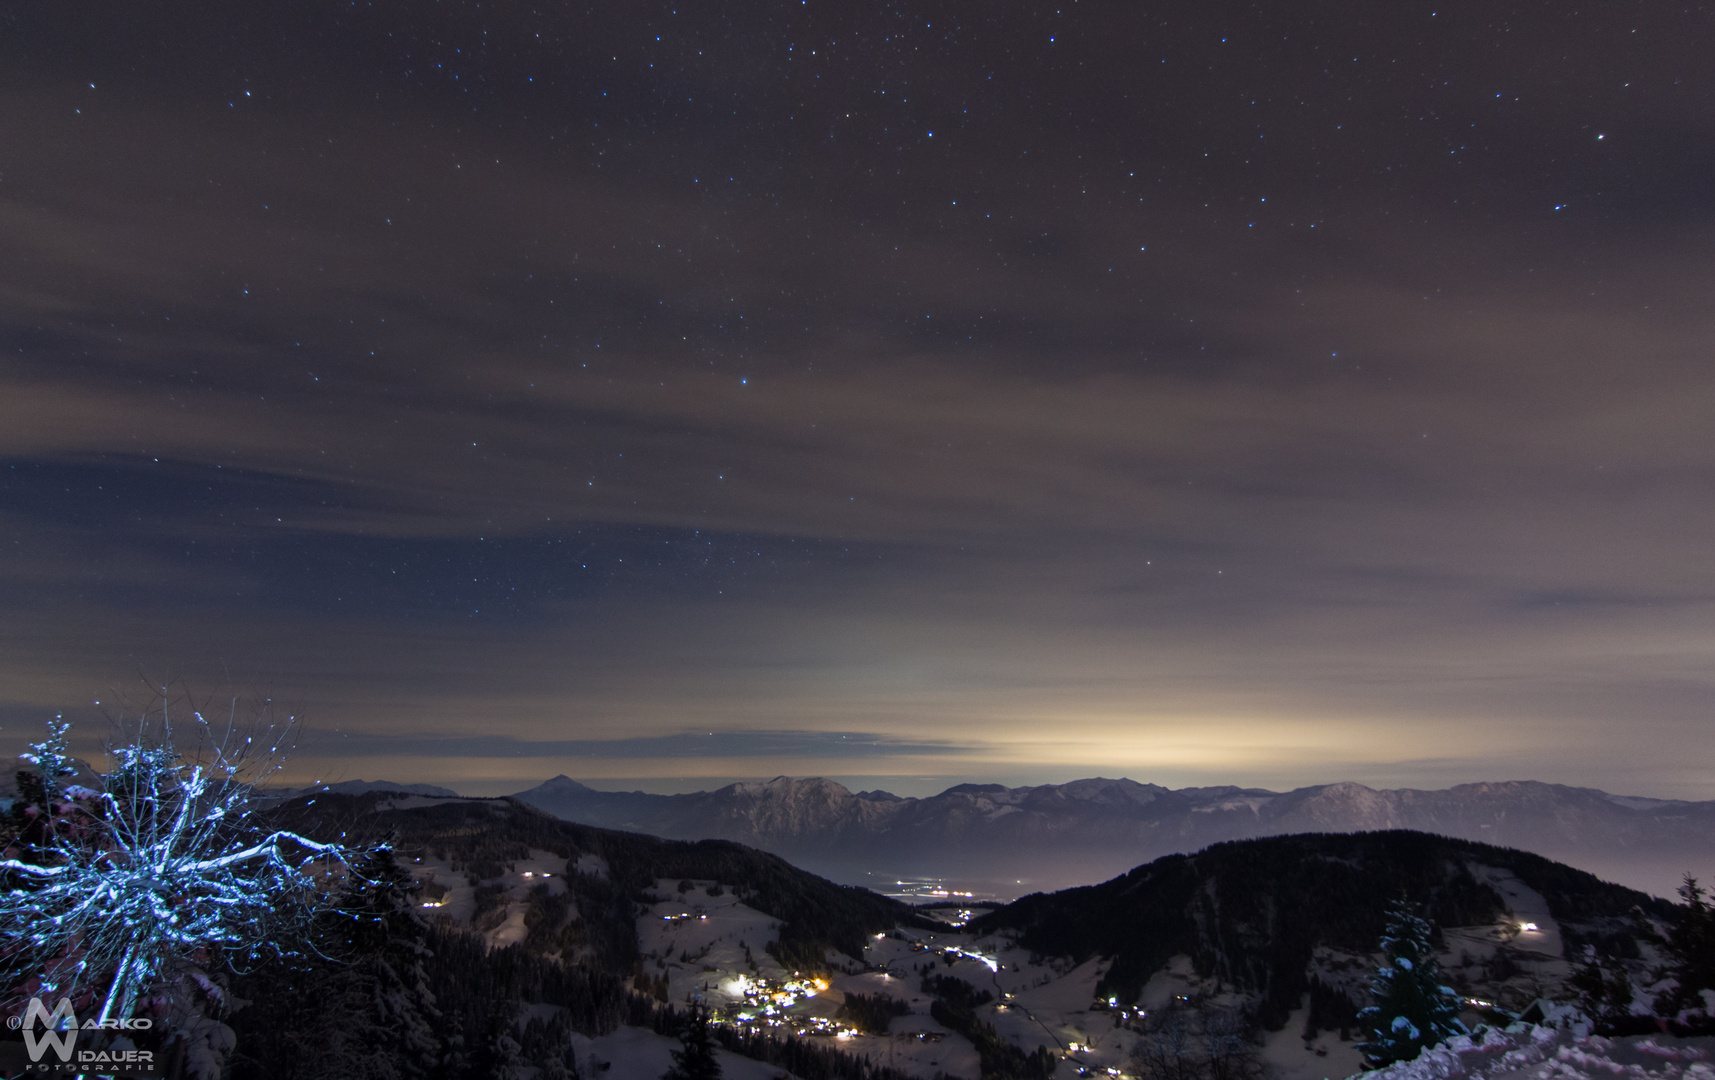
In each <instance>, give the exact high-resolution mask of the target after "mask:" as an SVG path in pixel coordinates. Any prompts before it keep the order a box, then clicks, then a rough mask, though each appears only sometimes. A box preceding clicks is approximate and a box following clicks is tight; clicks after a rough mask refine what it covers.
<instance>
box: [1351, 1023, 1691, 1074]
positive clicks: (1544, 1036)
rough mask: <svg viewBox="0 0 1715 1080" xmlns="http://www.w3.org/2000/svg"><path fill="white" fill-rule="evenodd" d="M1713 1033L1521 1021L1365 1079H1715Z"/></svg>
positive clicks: (1434, 1049)
mask: <svg viewBox="0 0 1715 1080" xmlns="http://www.w3.org/2000/svg"><path fill="white" fill-rule="evenodd" d="M1712 1058H1715V1038H1698V1039H1675V1038H1672V1037H1669V1036H1666V1035H1650V1036H1628V1037H1626V1038H1619V1039H1604V1038H1602V1037H1600V1036H1595V1035H1585V1036H1580V1035H1578V1034H1576V1033H1575V1032H1574V1031H1572V1030H1570V1029H1567V1028H1547V1027H1525V1026H1523V1025H1515V1027H1513V1028H1509V1029H1508V1030H1506V1031H1488V1032H1485V1033H1484V1034H1482V1035H1478V1036H1464V1035H1461V1036H1459V1037H1458V1038H1455V1039H1449V1040H1448V1041H1447V1042H1445V1043H1442V1044H1441V1045H1440V1046H1436V1047H1432V1048H1430V1049H1429V1050H1426V1051H1424V1052H1423V1053H1422V1054H1420V1055H1419V1056H1418V1057H1417V1059H1416V1060H1415V1061H1407V1062H1402V1063H1401V1064H1398V1065H1391V1066H1389V1067H1388V1068H1386V1069H1381V1070H1378V1071H1376V1072H1374V1073H1371V1074H1369V1076H1368V1077H1366V1080H1479V1078H1480V1080H1715V1068H1712V1067H1711V1064H1710V1062H1711V1060H1712Z"/></svg>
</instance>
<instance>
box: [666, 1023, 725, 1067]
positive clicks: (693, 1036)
mask: <svg viewBox="0 0 1715 1080" xmlns="http://www.w3.org/2000/svg"><path fill="white" fill-rule="evenodd" d="M679 1046H680V1048H679V1049H678V1050H675V1051H673V1067H672V1068H671V1069H668V1070H667V1071H666V1072H664V1073H662V1074H661V1080H720V1075H721V1063H720V1061H719V1060H718V1059H716V1057H715V1040H714V1036H713V1035H712V1034H711V1033H710V1032H709V1014H708V1010H706V1009H704V1008H702V1007H701V1006H693V1007H692V1008H691V1013H690V1015H689V1016H687V1017H685V1026H684V1027H683V1028H682V1029H680V1031H679Z"/></svg>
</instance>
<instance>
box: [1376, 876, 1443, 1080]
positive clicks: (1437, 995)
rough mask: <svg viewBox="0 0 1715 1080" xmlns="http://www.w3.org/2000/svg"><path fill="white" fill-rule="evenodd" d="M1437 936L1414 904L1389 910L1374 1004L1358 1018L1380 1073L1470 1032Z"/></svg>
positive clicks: (1398, 903) (1397, 903) (1399, 904)
mask: <svg viewBox="0 0 1715 1080" xmlns="http://www.w3.org/2000/svg"><path fill="white" fill-rule="evenodd" d="M1433 935H1434V930H1433V928H1432V927H1431V926H1430V924H1429V922H1428V920H1426V919H1424V918H1423V917H1422V916H1421V915H1419V914H1418V912H1417V908H1416V907H1415V906H1414V905H1412V904H1408V903H1405V902H1404V901H1395V902H1394V903H1392V904H1389V905H1388V919H1387V929H1386V930H1384V931H1383V932H1382V939H1381V951H1382V954H1383V957H1384V958H1383V960H1382V965H1381V967H1380V968H1379V969H1377V971H1376V974H1375V977H1374V978H1373V979H1371V980H1370V1000H1371V1002H1372V1004H1371V1005H1370V1006H1369V1008H1367V1009H1364V1010H1363V1011H1362V1012H1360V1013H1358V1023H1359V1024H1360V1026H1362V1027H1363V1028H1364V1030H1366V1031H1367V1032H1368V1033H1369V1038H1368V1039H1367V1040H1366V1041H1365V1042H1364V1043H1363V1045H1362V1046H1361V1047H1360V1049H1362V1050H1363V1052H1364V1058H1365V1060H1366V1061H1367V1062H1368V1063H1369V1064H1370V1065H1372V1066H1374V1067H1376V1068H1380V1067H1381V1066H1384V1065H1390V1064H1392V1063H1393V1062H1396V1061H1410V1060H1411V1059H1413V1058H1415V1057H1416V1056H1417V1055H1418V1054H1419V1053H1420V1052H1421V1051H1422V1050H1423V1049H1424V1048H1425V1047H1429V1046H1434V1045H1435V1044H1436V1043H1439V1042H1441V1041H1442V1040H1443V1039H1447V1038H1451V1037H1452V1036H1454V1035H1462V1034H1465V1033H1466V1028H1465V1025H1464V1024H1463V1023H1462V1022H1461V1021H1460V1020H1459V1009H1460V1005H1461V1002H1460V998H1459V994H1458V992H1457V991H1455V990H1454V989H1453V988H1452V987H1450V986H1446V985H1444V984H1443V983H1442V981H1441V965H1440V964H1438V963H1437V962H1436V960H1435V949H1434V947H1433V946H1432V945H1431V944H1430V939H1431V937H1433Z"/></svg>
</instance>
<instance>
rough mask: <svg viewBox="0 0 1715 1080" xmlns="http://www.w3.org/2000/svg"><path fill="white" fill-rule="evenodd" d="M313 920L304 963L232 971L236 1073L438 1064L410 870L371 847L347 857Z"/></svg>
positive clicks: (434, 1014)
mask: <svg viewBox="0 0 1715 1080" xmlns="http://www.w3.org/2000/svg"><path fill="white" fill-rule="evenodd" d="M354 869H355V871H356V873H355V875H354V876H353V879H352V883H351V885H350V886H349V887H348V889H347V891H346V892H345V894H344V895H343V896H342V897H341V898H340V901H339V905H338V907H337V908H336V909H334V910H331V911H328V912H325V913H324V914H323V915H322V917H321V919H320V920H319V925H318V932H317V933H316V935H315V938H314V949H313V951H312V953H311V955H310V956H309V957H307V959H308V960H309V963H307V964H304V965H300V966H299V967H298V969H297V970H295V971H291V972H284V971H281V970H279V968H278V967H274V968H272V969H265V970H262V971H258V972H254V973H252V974H250V975H249V976H248V977H245V978H241V979H240V980H239V982H238V984H237V989H238V991H239V992H240V993H241V994H243V995H245V996H247V997H249V998H250V999H251V1004H250V1005H249V1006H248V1007H247V1009H246V1010H244V1011H242V1012H240V1013H239V1014H238V1015H237V1016H235V1017H234V1019H233V1024H234V1026H236V1027H237V1028H238V1029H239V1031H240V1032H241V1034H242V1035H243V1037H244V1039H245V1040H246V1042H247V1043H248V1044H249V1045H247V1046H245V1047H243V1049H242V1050H241V1056H240V1060H239V1061H238V1063H237V1065H236V1067H235V1068H234V1070H233V1075H234V1078H235V1080H260V1078H262V1077H266V1078H268V1080H319V1078H321V1077H328V1076H338V1077H341V1078H344V1080H426V1078H428V1077H431V1076H435V1075H436V1074H437V1073H438V1071H439V1066H440V1065H441V1053H442V1047H441V1041H440V1039H439V1038H438V1037H437V1035H436V1033H435V1029H434V1024H435V1021H436V1020H437V1019H438V1018H439V1015H440V1013H439V1010H438V1009H437V1008H436V1006H435V997H434V994H433V993H432V992H431V991H430V990H429V987H428V976H427V974H426V973H425V971H424V969H423V960H424V958H425V957H426V956H427V955H428V946H427V944H426V943H425V941H424V939H425V937H426V935H427V926H426V925H425V924H424V923H423V920H422V918H421V916H420V915H418V913H417V910H416V908H415V907H414V905H413V896H412V893H411V880H410V876H409V875H408V874H407V873H406V872H405V870H404V869H403V868H402V867H401V866H399V864H398V862H397V860H396V859H395V858H394V855H393V852H392V851H391V850H390V849H388V848H386V847H380V848H377V849H374V850H372V851H370V852H369V853H367V854H366V855H365V856H363V857H362V858H361V859H360V860H358V861H357V862H356V864H355V865H354Z"/></svg>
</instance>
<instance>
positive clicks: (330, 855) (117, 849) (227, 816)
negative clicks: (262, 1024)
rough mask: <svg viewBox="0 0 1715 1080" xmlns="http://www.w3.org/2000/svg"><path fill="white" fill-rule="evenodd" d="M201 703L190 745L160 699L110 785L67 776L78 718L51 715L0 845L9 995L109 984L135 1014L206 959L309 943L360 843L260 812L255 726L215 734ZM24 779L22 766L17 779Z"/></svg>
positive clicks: (1, 954) (110, 1012)
mask: <svg viewBox="0 0 1715 1080" xmlns="http://www.w3.org/2000/svg"><path fill="white" fill-rule="evenodd" d="M192 717H193V724H192V728H193V732H194V734H196V735H197V736H198V739H199V741H200V744H201V745H200V747H199V748H198V750H197V752H196V754H195V756H194V757H193V756H192V755H190V754H187V753H186V752H184V751H182V750H181V749H179V747H178V745H177V744H176V743H175V740H174V736H175V732H174V731H173V729H172V723H171V720H170V718H169V717H168V716H167V715H166V713H165V710H163V711H162V712H161V715H160V717H159V719H158V720H157V721H155V722H154V724H153V725H151V724H148V723H141V724H139V726H138V731H137V735H136V738H135V740H134V741H133V742H131V743H129V744H128V745H124V746H119V747H116V748H110V750H109V755H110V757H111V759H112V761H113V763H114V768H113V770H112V771H111V772H108V773H105V774H102V775H101V777H100V781H101V789H100V790H99V791H97V790H91V789H89V788H83V787H75V786H68V787H63V788H62V787H61V784H60V780H61V779H62V778H63V777H65V776H69V775H73V774H74V772H75V769H74V768H73V767H72V762H73V758H72V756H71V754H70V752H69V750H68V749H67V744H66V734H67V731H68V729H69V725H67V724H64V723H58V722H54V723H50V724H49V725H48V737H47V739H45V740H44V741H43V742H41V743H38V744H36V745H35V746H34V747H33V748H32V753H31V754H29V755H27V758H26V759H27V760H29V761H31V762H32V763H34V764H35V765H36V766H37V768H38V770H39V776H37V777H36V778H35V779H34V781H33V785H32V790H27V791H25V792H24V798H21V799H20V800H19V804H20V805H19V806H17V807H14V831H15V832H16V833H17V836H16V838H15V839H14V840H13V841H12V842H11V844H10V845H9V846H8V847H7V848H6V850H5V852H4V855H5V858H4V859H3V860H0V888H3V890H4V891H3V892H0V964H3V968H4V970H5V972H6V974H7V975H8V976H9V979H8V982H9V983H10V985H6V986H5V987H3V988H0V989H3V990H4V991H5V992H6V995H7V996H18V997H23V996H28V995H32V994H35V995H40V996H43V997H49V996H54V997H59V996H64V997H70V998H73V999H74V1000H78V999H82V1000H86V1001H90V1002H93V1001H94V1000H95V999H97V998H99V999H100V1002H101V1006H100V1019H101V1020H109V1019H117V1018H124V1017H129V1016H131V1015H133V1013H134V1011H135V1010H136V1009H137V1008H138V1005H139V1001H140V999H141V998H143V997H144V996H145V995H147V994H149V993H151V992H153V991H154V990H155V989H156V988H159V987H162V986H165V985H167V984H169V983H172V982H174V981H175V980H177V979H178V978H179V977H180V976H182V975H183V974H185V973H186V972H187V971H189V970H190V969H191V968H193V967H195V966H199V965H203V964H206V963H208V962H209V961H210V960H213V959H223V960H228V961H242V960H244V959H249V958H253V957H257V956H263V955H269V954H274V955H289V954H291V953H293V952H295V951H300V950H302V949H303V948H304V945H303V942H304V941H305V940H306V932H307V929H308V925H309V921H310V920H311V919H312V918H313V917H314V916H315V914H316V913H317V912H319V911H322V910H325V909H327V908H328V907H330V906H331V905H332V903H333V896H332V890H333V889H334V887H336V886H337V885H338V884H339V883H340V881H341V880H342V879H343V878H344V877H347V876H349V875H350V873H351V872H352V871H351V867H352V865H353V861H354V857H355V854H356V853H354V852H353V851H352V850H350V849H348V848H347V847H345V846H343V845H340V844H331V843H323V842H320V841H316V840H312V839H310V838H308V837H305V836H301V835H299V834H297V833H295V832H290V831H283V830H274V831H264V830H263V829H261V828H259V827H258V819H257V817H256V810H257V807H256V803H255V795H254V789H255V783H254V780H255V774H256V770H255V768H253V767H252V764H253V763H252V762H251V760H250V759H249V751H250V749H251V748H252V747H254V746H255V740H254V737H251V738H246V739H244V740H242V741H241V742H240V741H238V740H237V739H235V738H234V737H233V734H232V725H231V724H230V723H229V724H228V726H227V731H226V733H225V734H224V735H222V736H221V737H219V738H216V737H215V733H214V730H213V728H212V726H211V725H210V724H209V723H208V722H207V721H206V720H204V718H203V716H202V714H201V713H200V712H193V713H192ZM272 742H273V743H274V747H277V744H278V741H277V740H273V741H272ZM271 752H272V748H271ZM27 780H28V774H20V786H21V788H22V787H24V786H25V783H26V781H27Z"/></svg>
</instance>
